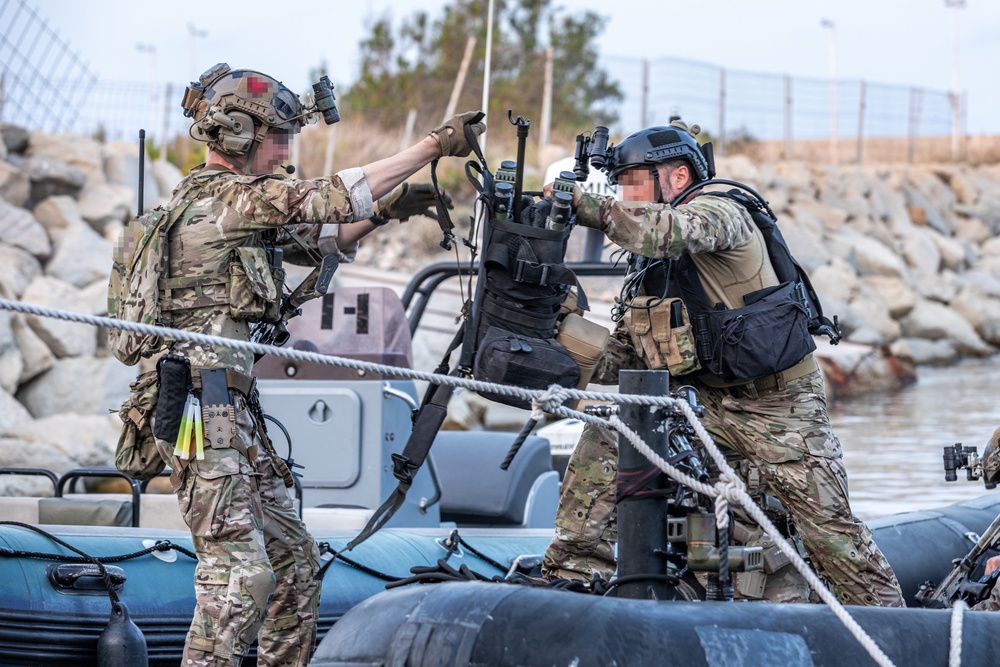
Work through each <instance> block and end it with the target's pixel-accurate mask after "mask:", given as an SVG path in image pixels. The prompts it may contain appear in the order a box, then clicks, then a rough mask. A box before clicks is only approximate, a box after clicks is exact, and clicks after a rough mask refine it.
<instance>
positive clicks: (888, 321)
mask: <svg viewBox="0 0 1000 667" xmlns="http://www.w3.org/2000/svg"><path fill="white" fill-rule="evenodd" d="M849 305H850V306H851V309H852V310H853V312H854V314H855V315H857V316H860V318H861V319H860V322H859V323H856V328H857V329H873V330H874V331H876V332H878V338H875V337H873V336H872V335H871V333H870V332H865V334H864V338H862V337H861V335H860V333H859V334H858V335H857V336H855V335H854V333H852V335H851V340H853V341H863V342H868V343H874V344H886V343H891V342H892V341H894V340H896V339H897V338H899V335H900V333H901V332H902V329H901V328H900V326H899V323H898V322H896V320H894V319H892V316H891V315H890V314H889V306H888V305H886V304H885V302H883V301H882V300H881V299H879V298H878V295H877V294H876V293H875V292H872V291H869V290H868V289H867V288H865V287H863V286H862V288H861V290H860V291H859V293H858V294H857V295H855V297H854V299H852V300H851V301H850V302H849Z"/></svg>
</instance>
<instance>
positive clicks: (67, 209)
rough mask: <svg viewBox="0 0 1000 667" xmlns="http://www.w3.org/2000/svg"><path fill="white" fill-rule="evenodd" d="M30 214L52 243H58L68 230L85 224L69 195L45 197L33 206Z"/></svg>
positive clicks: (74, 201)
mask: <svg viewBox="0 0 1000 667" xmlns="http://www.w3.org/2000/svg"><path fill="white" fill-rule="evenodd" d="M32 214H33V215H34V216H35V220H37V221H38V223H39V224H40V225H41V226H42V227H44V228H45V231H46V232H48V234H49V238H50V239H52V241H53V242H56V241H58V240H59V239H60V238H61V237H62V235H63V234H65V233H66V232H67V231H68V230H69V229H72V228H73V227H78V226H86V224H87V223H85V222H84V221H83V218H82V217H80V209H79V208H78V207H77V205H76V200H75V199H73V198H72V197H70V196H69V195H54V196H52V197H46V198H45V199H43V200H42V201H40V202H38V203H37V204H35V208H34V210H33V211H32Z"/></svg>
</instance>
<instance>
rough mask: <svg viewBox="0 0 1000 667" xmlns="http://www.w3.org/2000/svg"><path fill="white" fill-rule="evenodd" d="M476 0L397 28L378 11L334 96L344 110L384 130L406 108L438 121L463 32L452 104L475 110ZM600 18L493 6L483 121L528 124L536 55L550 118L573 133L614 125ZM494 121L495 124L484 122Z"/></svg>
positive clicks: (547, 4) (530, 0)
mask: <svg viewBox="0 0 1000 667" xmlns="http://www.w3.org/2000/svg"><path fill="white" fill-rule="evenodd" d="M487 8H488V4H487V1H486V0H454V1H453V2H452V3H451V4H450V5H448V6H446V7H445V8H444V11H443V14H442V15H441V16H440V17H438V18H436V19H433V20H432V19H431V18H430V17H429V16H428V15H427V13H426V12H420V11H418V12H415V13H414V14H413V15H411V16H409V17H407V18H404V19H403V20H402V22H401V24H400V25H399V28H398V29H397V30H394V29H393V24H392V19H391V18H390V17H389V16H388V15H385V16H383V17H381V18H379V19H377V20H376V21H375V22H374V23H373V25H372V26H371V33H370V34H369V35H368V36H367V37H366V38H365V39H364V40H362V42H361V43H360V49H361V71H360V72H359V76H358V79H357V81H356V82H355V83H354V84H353V85H352V86H351V88H350V89H349V90H348V91H347V92H346V93H345V94H344V106H345V108H351V109H357V110H358V111H359V112H360V111H363V112H364V113H365V115H366V118H368V117H371V118H373V119H374V120H376V121H379V122H382V123H385V124H390V125H391V124H398V123H399V122H400V119H401V118H403V117H405V114H406V113H407V111H408V110H409V109H417V112H418V113H419V114H420V116H421V117H422V118H432V119H435V120H437V119H439V118H443V116H444V112H445V107H446V105H447V102H448V99H449V97H450V95H451V89H452V85H453V84H454V81H455V78H456V76H457V74H458V70H459V67H460V64H461V61H462V56H463V54H464V52H465V48H466V41H467V39H468V37H469V36H470V35H472V36H474V37H475V38H476V48H475V51H474V54H473V60H472V63H471V66H470V69H469V73H468V75H467V77H466V81H465V85H464V87H463V89H462V94H461V96H460V98H459V102H458V108H459V110H462V109H475V108H479V106H480V105H481V100H482V79H483V68H484V63H485V45H486V27H487ZM603 26H604V19H602V18H601V17H600V16H598V15H597V14H595V13H594V12H584V13H583V14H580V15H570V14H567V13H566V10H564V9H563V8H562V7H558V6H554V5H553V2H552V1H551V0H496V1H495V15H494V32H493V54H492V56H493V58H492V67H491V69H492V72H491V79H490V112H491V113H490V117H491V118H493V119H497V118H502V117H506V113H507V109H513V111H514V113H515V115H516V114H520V115H524V116H525V117H527V118H537V117H538V115H539V113H540V111H541V107H542V95H543V88H544V68H545V50H546V48H547V47H548V46H551V47H552V49H553V53H554V59H553V70H554V73H555V76H554V77H553V78H554V86H553V87H554V90H553V96H552V118H553V126H554V127H555V128H559V127H562V128H564V132H563V134H566V135H570V134H572V135H575V134H576V133H578V132H579V131H581V130H583V129H589V128H592V127H593V126H594V125H595V124H601V125H608V124H610V123H612V122H613V121H614V120H616V116H615V114H614V113H613V112H612V111H610V110H609V109H608V106H609V104H610V103H612V102H616V101H619V100H620V99H621V98H622V93H621V90H620V88H619V86H618V83H617V82H615V81H612V80H611V78H610V77H609V76H608V74H607V73H606V72H605V71H604V70H602V69H601V68H599V67H598V65H597V50H596V47H595V38H596V37H597V36H598V35H599V34H600V32H601V30H602V29H603ZM494 122H496V120H494Z"/></svg>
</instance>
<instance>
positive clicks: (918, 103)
mask: <svg viewBox="0 0 1000 667" xmlns="http://www.w3.org/2000/svg"><path fill="white" fill-rule="evenodd" d="M923 101H924V91H923V89H922V88H910V138H909V142H908V145H907V148H906V161H907V162H910V163H912V162H913V156H914V153H915V152H916V145H917V134H918V132H919V131H920V112H921V107H922V106H923Z"/></svg>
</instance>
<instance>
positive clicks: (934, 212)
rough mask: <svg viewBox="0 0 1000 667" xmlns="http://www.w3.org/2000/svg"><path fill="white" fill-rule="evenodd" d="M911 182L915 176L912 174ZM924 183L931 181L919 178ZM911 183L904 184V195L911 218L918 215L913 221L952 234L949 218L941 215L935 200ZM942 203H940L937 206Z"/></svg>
mask: <svg viewBox="0 0 1000 667" xmlns="http://www.w3.org/2000/svg"><path fill="white" fill-rule="evenodd" d="M910 178H911V183H912V178H913V176H912V175H911V177H910ZM919 180H920V181H921V183H922V184H923V185H925V186H926V185H928V184H929V181H928V180H927V179H926V178H921V179H919ZM911 183H904V184H903V185H902V192H903V196H904V197H905V199H906V205H907V206H908V207H909V213H910V217H911V219H912V218H914V215H918V216H919V218H918V219H913V223H914V224H916V225H927V226H930V227H932V228H934V229H936V230H937V231H939V232H941V233H942V234H947V235H949V236H950V235H951V233H952V230H951V225H950V224H949V223H948V220H947V219H946V218H945V217H944V216H943V215H941V212H940V211H939V210H938V208H937V207H936V206H935V203H934V200H932V199H928V198H927V197H926V196H925V195H924V193H922V192H920V190H918V189H917V188H916V187H914V186H913V185H912V184H911ZM952 199H953V198H952ZM940 205H941V204H940V203H938V204H937V206H940Z"/></svg>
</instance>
